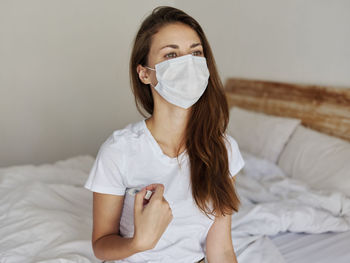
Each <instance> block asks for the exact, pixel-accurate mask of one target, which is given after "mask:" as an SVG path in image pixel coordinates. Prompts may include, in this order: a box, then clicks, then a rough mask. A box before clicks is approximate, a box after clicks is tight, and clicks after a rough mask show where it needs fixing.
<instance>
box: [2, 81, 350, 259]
mask: <svg viewBox="0 0 350 263" xmlns="http://www.w3.org/2000/svg"><path fill="white" fill-rule="evenodd" d="M225 92H226V95H227V98H228V102H229V105H230V123H229V128H228V132H229V133H231V135H232V136H233V137H234V138H235V139H236V140H237V142H238V144H239V147H240V149H241V152H242V155H243V158H244V160H245V163H246V165H245V167H244V168H243V169H242V170H241V171H240V173H239V174H238V175H237V176H236V188H237V191H238V194H239V197H240V200H241V208H240V211H239V213H237V214H234V215H233V216H232V229H231V232H232V242H233V245H234V248H235V252H236V255H237V259H238V262H239V263H248V262H249V263H252V262H253V263H259V262H268V263H274V262H276V263H285V262H288V263H292V262H293V263H306V262H308V263H310V262H318V263H326V262H337V263H345V262H347V263H348V262H350V249H349V247H350V232H349V231H350V198H349V197H350V173H349V171H350V166H349V164H350V162H349V161H350V146H349V140H350V119H349V117H350V109H349V105H350V89H341V88H334V87H319V86H307V85H296V84H288V83H277V82H267V81H259V80H246V79H237V78H231V79H228V80H227V82H226V84H225ZM314 138H316V142H314V140H313V139H314ZM329 145H330V146H329ZM321 146H322V147H325V148H322V147H321ZM318 147H321V148H318ZM305 160H309V162H305ZM310 160H312V161H313V164H311V165H310ZM93 162H94V157H93V156H90V155H79V156H75V157H72V158H69V159H66V160H58V161H57V162H54V163H47V164H43V165H37V166H35V165H21V166H11V167H2V168H0V262H1V263H15V262H21V263H22V262H24V263H26V262H28V263H31V262H41V263H44V262H50V263H51V262H52V263H53V262H61V263H65V262H101V261H100V260H98V259H96V258H95V257H94V255H93V252H92V247H91V242H90V238H91V229H92V194H91V192H90V191H88V190H86V189H85V188H84V187H83V185H84V183H85V181H86V179H87V176H88V173H89V171H90V169H91V167H92V165H93ZM315 163H316V164H317V163H318V164H320V165H315ZM321 164H322V165H321ZM319 166H320V167H319Z"/></svg>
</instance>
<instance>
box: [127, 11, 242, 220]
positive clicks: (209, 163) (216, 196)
mask: <svg viewBox="0 0 350 263" xmlns="http://www.w3.org/2000/svg"><path fill="white" fill-rule="evenodd" d="M179 22H180V23H183V24H185V25H188V26H189V27H191V28H192V29H193V30H194V31H196V32H197V34H198V36H199V38H200V40H201V42H202V46H203V51H204V56H205V57H206V59H207V65H208V69H209V72H210V77H209V81H208V86H207V88H206V90H205V92H204V93H203V95H202V96H201V98H200V99H199V100H198V101H197V102H196V103H195V104H194V105H193V106H192V110H191V113H190V114H191V115H190V118H189V121H188V123H187V126H186V132H185V144H186V150H187V153H188V156H189V160H190V167H191V168H190V169H191V170H190V171H191V187H192V195H193V198H194V200H195V202H196V204H197V206H198V207H199V208H200V209H201V210H202V211H203V212H205V213H206V214H212V215H214V213H215V214H216V215H217V216H218V215H220V214H221V215H225V214H232V213H233V211H236V212H238V209H239V205H240V201H239V199H238V196H237V194H236V192H235V188H234V184H233V183H232V181H231V179H230V177H229V164H228V154H227V148H226V146H225V140H226V138H225V131H226V128H227V124H228V118H229V111H228V105H227V101H226V97H225V94H224V92H223V85H222V82H221V80H220V77H219V74H218V72H217V69H216V64H215V60H214V57H213V54H212V51H211V48H210V46H209V43H208V40H207V38H206V36H205V34H204V32H203V30H202V28H201V26H200V25H199V24H198V22H197V21H196V20H195V19H193V18H192V17H191V16H189V15H187V14H186V13H185V12H183V11H182V10H179V9H176V8H173V7H167V6H164V7H162V6H160V7H157V8H155V9H154V10H153V12H152V13H151V14H150V15H149V16H148V17H146V19H145V20H144V21H143V23H142V24H141V27H140V29H139V31H138V32H137V34H136V37H135V40H134V46H133V49H132V54H131V58H130V81H131V86H132V91H133V93H134V96H135V102H136V107H137V109H138V111H139V112H140V113H141V114H142V115H143V116H144V117H146V115H145V114H144V112H143V111H142V109H144V110H145V111H146V112H147V113H148V114H150V115H152V114H153V106H154V102H153V97H152V92H151V88H150V87H149V86H148V85H146V84H143V83H142V82H141V81H140V79H139V76H138V74H137V72H136V68H137V66H138V65H139V64H140V65H148V63H147V61H148V53H149V50H150V47H151V41H152V36H153V35H154V34H156V33H157V32H158V30H159V29H160V28H161V27H163V26H165V25H168V24H172V23H179ZM210 205H211V206H212V208H213V209H212V211H210Z"/></svg>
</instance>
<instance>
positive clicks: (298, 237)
mask: <svg viewBox="0 0 350 263" xmlns="http://www.w3.org/2000/svg"><path fill="white" fill-rule="evenodd" d="M270 238H271V240H272V242H273V243H274V244H275V245H276V246H277V248H278V250H279V251H280V252H281V254H282V255H283V257H284V259H285V261H286V262H287V263H310V262H317V263H349V262H350V231H346V232H341V233H331V232H330V233H322V234H305V233H291V232H285V233H280V234H278V235H276V236H271V237H270Z"/></svg>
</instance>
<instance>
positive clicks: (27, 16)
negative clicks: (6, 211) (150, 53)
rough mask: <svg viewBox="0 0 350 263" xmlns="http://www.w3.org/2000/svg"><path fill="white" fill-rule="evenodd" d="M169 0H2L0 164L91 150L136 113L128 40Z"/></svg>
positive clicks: (49, 159) (42, 160) (44, 159)
mask: <svg viewBox="0 0 350 263" xmlns="http://www.w3.org/2000/svg"><path fill="white" fill-rule="evenodd" d="M172 3H173V1H137V0H132V1H130V0H129V1H114V0H109V1H106V0H103V1H93V0H89V1H87V0H75V1H71V0H51V1H46V0H1V1H0V125H1V126H0V166H8V165H15V164H16V165H17V164H29V163H30V164H41V163H45V162H53V161H56V160H59V159H64V158H69V157H71V156H75V155H78V154H91V155H93V156H94V155H95V154H96V153H97V150H98V147H99V146H100V145H101V143H102V142H103V141H104V140H105V139H106V138H107V136H109V135H110V134H111V133H112V131H113V130H115V129H119V128H122V127H124V126H125V125H126V124H127V123H129V122H133V121H136V120H139V119H140V118H141V115H139V114H138V112H137V110H136V107H135V104H134V98H133V95H132V92H131V90H130V85H129V76H128V74H129V72H128V67H129V54H130V51H131V43H132V40H133V38H134V35H135V34H136V31H137V29H138V27H139V25H140V23H141V21H142V19H143V18H144V17H145V16H146V15H147V14H148V13H149V12H150V11H151V10H152V9H153V8H154V7H155V6H158V5H160V4H172Z"/></svg>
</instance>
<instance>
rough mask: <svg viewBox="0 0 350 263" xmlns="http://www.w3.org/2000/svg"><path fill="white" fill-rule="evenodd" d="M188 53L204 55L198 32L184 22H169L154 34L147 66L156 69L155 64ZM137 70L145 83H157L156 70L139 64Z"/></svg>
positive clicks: (153, 84)
mask: <svg viewBox="0 0 350 263" xmlns="http://www.w3.org/2000/svg"><path fill="white" fill-rule="evenodd" d="M187 54H192V55H194V56H202V57H203V56H204V52H203V47H202V43H201V41H200V38H199V36H198V34H197V32H196V31H194V30H193V29H192V28H191V27H189V26H188V25H185V24H183V23H173V24H169V25H166V26H163V27H162V28H161V29H160V30H159V31H158V32H157V33H156V34H154V35H153V37H152V42H151V47H150V51H149V54H148V64H147V65H146V66H148V67H150V68H153V69H154V68H155V65H156V64H158V63H160V62H162V61H165V60H168V59H173V58H176V57H180V56H183V55H187ZM137 71H138V73H139V77H140V79H141V81H142V82H143V83H144V84H152V86H155V85H156V84H157V78H156V73H155V71H152V70H149V69H147V68H145V67H142V66H141V65H139V66H138V68H137Z"/></svg>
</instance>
